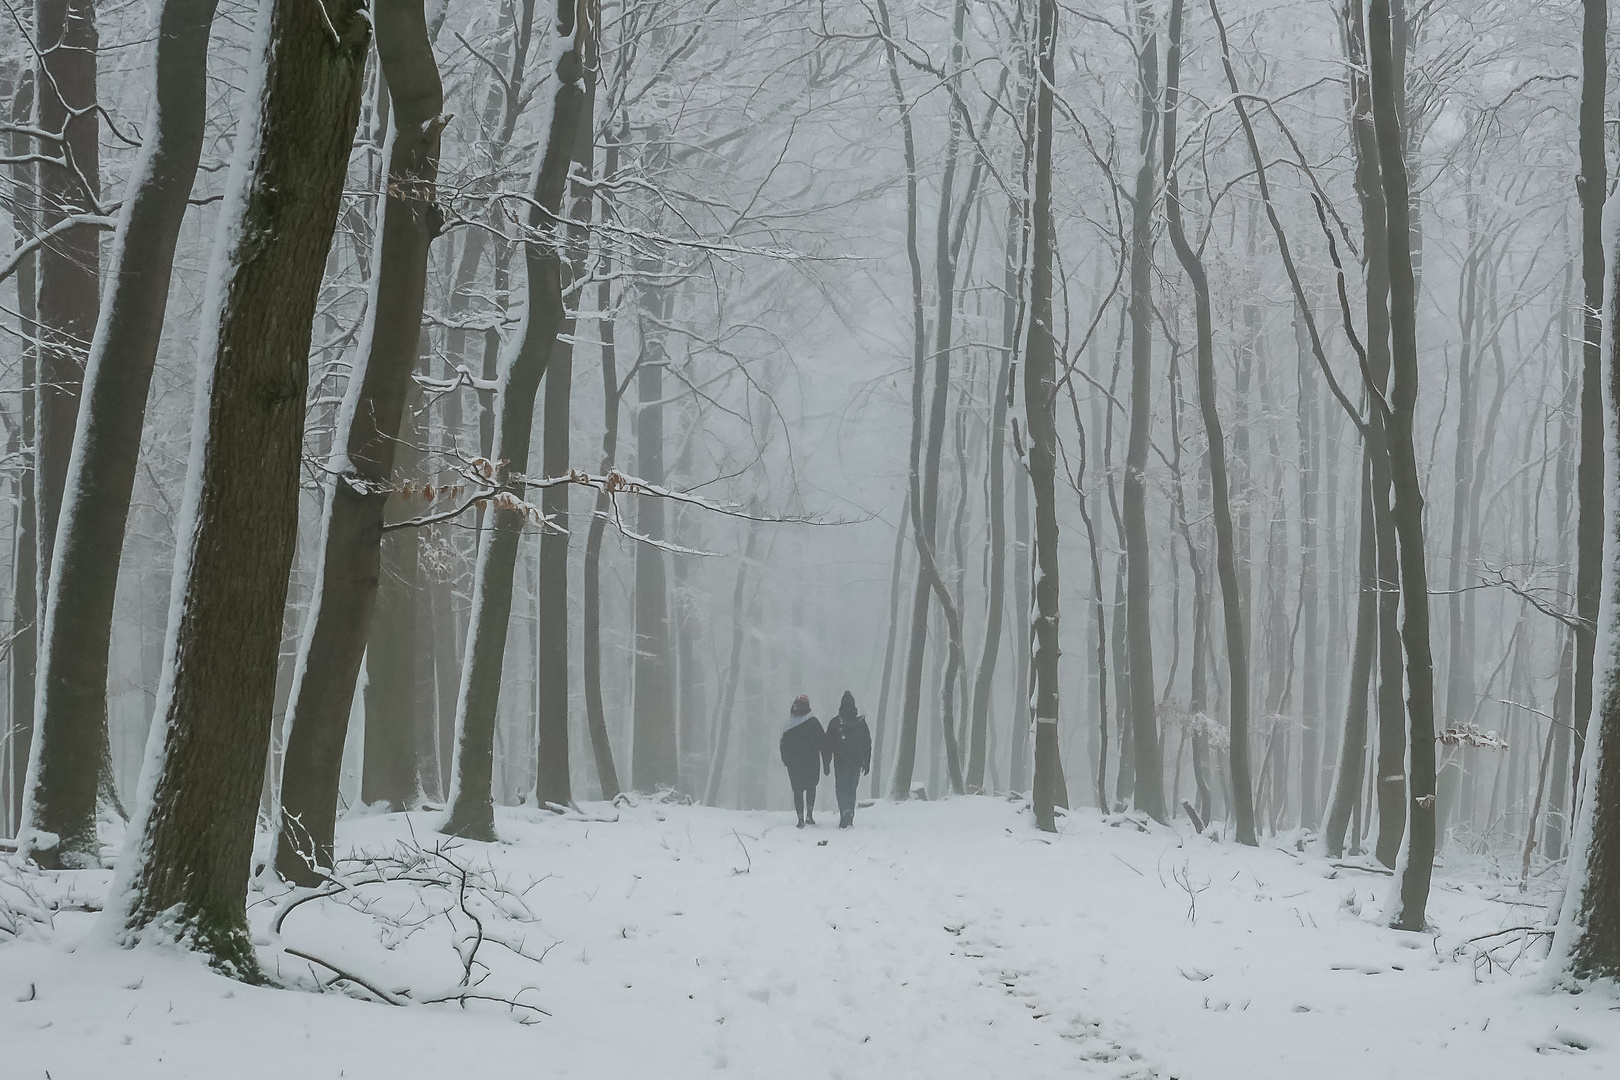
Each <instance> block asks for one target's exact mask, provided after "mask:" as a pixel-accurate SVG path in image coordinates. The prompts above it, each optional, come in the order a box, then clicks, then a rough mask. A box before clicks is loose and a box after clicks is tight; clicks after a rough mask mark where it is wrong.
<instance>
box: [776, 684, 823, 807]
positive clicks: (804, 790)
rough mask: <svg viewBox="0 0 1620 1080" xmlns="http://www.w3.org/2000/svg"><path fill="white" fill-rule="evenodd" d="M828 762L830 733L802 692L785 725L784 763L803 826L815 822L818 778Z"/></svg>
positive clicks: (796, 699)
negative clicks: (812, 711)
mask: <svg viewBox="0 0 1620 1080" xmlns="http://www.w3.org/2000/svg"><path fill="white" fill-rule="evenodd" d="M827 763H828V747H827V733H826V731H824V730H823V729H822V727H821V721H820V720H817V719H816V718H815V717H814V716H812V715H811V714H810V697H809V695H808V694H800V695H799V696H798V697H796V698H794V699H793V707H792V708H791V709H789V710H788V718H787V726H786V727H784V728H783V729H782V764H783V765H786V766H787V771H788V781H789V782H790V783H791V784H792V785H793V809H795V810H797V811H798V813H799V828H801V829H802V828H804V827H805V826H806V825H814V824H815V823H816V781H817V780H818V779H819V778H820V774H821V772H822V771H824V769H825V766H826V764H827Z"/></svg>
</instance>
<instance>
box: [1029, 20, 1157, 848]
mask: <svg viewBox="0 0 1620 1080" xmlns="http://www.w3.org/2000/svg"><path fill="white" fill-rule="evenodd" d="M1037 10H1038V13H1039V14H1038V16H1037V18H1038V23H1037V27H1036V39H1035V41H1036V56H1037V61H1038V71H1039V75H1038V78H1037V85H1036V90H1035V99H1036V105H1035V195H1034V203H1033V210H1032V214H1031V229H1032V230H1033V234H1034V236H1033V239H1034V245H1033V247H1034V250H1033V253H1032V257H1031V260H1030V289H1029V310H1030V321H1029V345H1028V348H1027V358H1026V360H1025V362H1024V410H1025V425H1026V429H1027V431H1028V438H1029V445H1028V446H1027V448H1026V449H1025V452H1024V458H1025V467H1026V468H1027V469H1028V470H1029V478H1030V487H1031V489H1032V490H1033V491H1034V493H1035V559H1034V566H1035V578H1034V593H1035V603H1034V606H1033V610H1032V611H1031V614H1030V622H1031V625H1030V641H1031V652H1032V654H1033V657H1032V661H1031V665H1030V666H1031V668H1032V670H1033V675H1034V686H1033V688H1032V693H1031V694H1030V705H1031V712H1032V713H1033V714H1034V721H1035V787H1034V791H1033V794H1032V796H1031V803H1032V804H1033V808H1034V811H1035V827H1036V828H1038V829H1042V830H1044V831H1046V832H1056V831H1057V816H1056V810H1055V807H1056V805H1057V804H1058V802H1059V801H1060V800H1061V799H1062V795H1061V791H1062V787H1063V766H1062V762H1061V760H1060V759H1059V757H1058V731H1057V724H1058V598H1059V592H1058V523H1057V492H1056V487H1055V482H1054V477H1055V472H1056V465H1057V363H1056V360H1057V356H1056V353H1057V349H1056V342H1055V341H1054V340H1053V332H1052V82H1053V77H1054V74H1053V72H1054V67H1055V64H1054V57H1055V56H1056V54H1057V2H1056V0H1038V8H1037ZM1150 696H1151V695H1150ZM1065 802H1066V800H1065Z"/></svg>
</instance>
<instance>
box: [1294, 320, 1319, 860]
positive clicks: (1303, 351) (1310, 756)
mask: <svg viewBox="0 0 1620 1080" xmlns="http://www.w3.org/2000/svg"><path fill="white" fill-rule="evenodd" d="M1303 323H1304V319H1303V318H1300V319H1297V320H1296V325H1295V327H1294V333H1295V338H1296V339H1297V340H1298V343H1299V346H1300V347H1299V456H1300V468H1299V563H1300V565H1299V591H1300V596H1299V608H1300V614H1299V620H1300V636H1301V642H1300V649H1301V656H1300V661H1299V671H1300V681H1299V721H1300V738H1299V823H1300V825H1301V827H1303V828H1307V829H1316V828H1317V827H1318V826H1319V824H1320V823H1321V815H1322V808H1321V805H1320V803H1319V796H1318V794H1317V790H1316V780H1317V776H1318V773H1319V764H1318V762H1319V759H1320V758H1321V756H1322V716H1321V713H1320V712H1319V711H1318V710H1319V708H1320V706H1321V693H1322V690H1321V679H1322V649H1321V627H1320V624H1319V622H1318V618H1319V608H1320V604H1321V598H1320V583H1319V582H1318V580H1317V571H1316V568H1317V551H1316V545H1317V524H1316V518H1317V502H1318V499H1317V485H1318V484H1319V483H1320V482H1321V449H1320V444H1319V442H1318V438H1317V425H1318V423H1319V422H1320V414H1319V411H1318V409H1317V402H1316V374H1315V372H1314V371H1313V369H1312V359H1313V358H1312V355H1311V351H1310V344H1309V342H1308V341H1307V340H1306V339H1305V329H1304V326H1303V325H1302V324H1303Z"/></svg>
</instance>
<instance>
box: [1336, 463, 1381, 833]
mask: <svg viewBox="0 0 1620 1080" xmlns="http://www.w3.org/2000/svg"><path fill="white" fill-rule="evenodd" d="M1373 515H1374V511H1373V487H1372V468H1371V466H1370V465H1363V466H1362V477H1361V545H1360V555H1359V557H1358V565H1359V566H1360V570H1361V577H1360V582H1361V589H1360V592H1359V594H1358V596H1357V598H1356V637H1355V644H1354V646H1352V652H1351V657H1350V686H1349V689H1348V693H1347V694H1346V698H1345V707H1344V730H1343V734H1342V738H1341V740H1340V743H1339V756H1338V766H1337V768H1335V769H1334V771H1333V786H1332V788H1331V789H1330V790H1329V792H1328V799H1327V806H1328V813H1327V822H1326V824H1325V825H1324V826H1323V840H1325V841H1326V843H1327V849H1328V854H1329V855H1330V856H1332V857H1333V858H1335V859H1337V858H1339V857H1340V856H1341V855H1343V854H1344V837H1345V830H1346V829H1347V828H1348V827H1349V825H1350V816H1351V813H1352V811H1353V810H1354V809H1355V805H1356V800H1357V798H1358V797H1359V796H1360V794H1361V775H1362V773H1363V771H1364V770H1365V769H1366V766H1367V697H1368V683H1369V680H1370V679H1371V678H1372V662H1373V649H1374V644H1375V642H1376V640H1377V636H1378V554H1377V547H1378V541H1377V537H1376V534H1375V533H1374V530H1373ZM1357 839H1358V838H1357V837H1351V840H1352V842H1354V841H1356V840H1357Z"/></svg>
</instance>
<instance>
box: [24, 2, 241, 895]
mask: <svg viewBox="0 0 1620 1080" xmlns="http://www.w3.org/2000/svg"><path fill="white" fill-rule="evenodd" d="M215 3H216V0H166V2H165V3H163V4H162V5H161V7H159V9H158V10H157V12H156V20H155V21H156V24H157V26H156V30H157V43H156V45H155V46H154V49H153V58H152V87H151V93H152V104H151V106H150V108H149V110H148V114H147V121H146V124H147V132H146V138H145V141H144V143H143V144H142V148H141V156H140V159H139V160H138V161H137V163H136V166H135V172H134V174H133V175H132V177H131V179H130V181H129V188H128V190H129V195H128V197H127V198H126V199H125V201H124V207H123V211H122V214H121V216H120V221H119V228H118V232H117V234H116V236H115V238H114V242H113V252H112V267H111V275H110V281H109V285H108V289H107V303H106V307H105V310H104V312H103V315H102V317H101V318H100V319H99V320H98V321H97V323H96V327H95V336H94V338H93V339H92V341H91V345H90V355H89V361H88V363H87V365H86V369H85V376H84V389H83V404H82V406H81V405H77V403H75V405H76V407H77V409H78V412H79V425H78V426H79V428H80V434H79V435H78V437H77V438H76V439H74V441H73V449H72V456H71V459H70V461H69V463H68V469H67V478H66V482H65V496H64V501H63V505H62V510H61V516H60V519H59V521H58V523H57V524H58V526H59V527H58V530H57V538H56V545H55V546H56V552H57V557H56V558H55V559H53V560H51V563H50V566H49V568H48V570H49V573H50V575H51V586H50V588H49V589H47V590H46V595H47V597H48V598H49V602H48V603H47V605H46V608H45V619H44V632H43V634H42V635H41V638H40V656H39V698H38V716H39V726H38V729H37V731H38V733H37V737H36V738H35V740H34V743H33V747H32V749H31V752H32V753H33V755H34V756H35V758H36V762H35V764H34V767H33V768H34V776H33V783H32V784H31V786H30V792H29V798H30V800H31V807H30V812H29V814H28V818H27V822H28V824H27V829H28V830H30V831H31V832H32V833H34V834H35V835H36V836H37V835H39V834H50V835H53V836H55V837H57V838H58V839H57V842H56V843H55V844H54V845H43V844H41V845H38V846H36V847H35V849H34V858H35V859H36V860H37V861H38V862H40V864H41V865H43V866H46V867H50V868H61V867H83V866H97V865H100V861H101V854H100V844H99V842H98V841H97V839H96V803H97V793H98V787H99V784H98V781H99V779H100V774H101V771H102V770H101V754H100V752H99V751H100V748H101V746H102V744H103V743H104V742H105V740H106V738H107V668H108V654H109V650H110V649H111V646H112V618H113V598H114V595H115V594H116V592H117V589H118V562H119V555H120V553H121V552H122V550H123V543H124V532H125V528H126V526H127V524H128V521H129V507H130V498H131V494H132V492H133V490H134V486H135V464H136V460H137V458H138V457H139V454H140V447H141V425H142V421H143V420H144V418H145V414H146V396H147V391H148V389H149V388H150V386H151V382H152V370H153V366H154V364H155V362H156V359H157V351H158V342H159V339H160V338H161V337H162V333H163V319H164V312H165V310H166V308H167V305H168V300H169V277H170V270H171V268H172V266H173V263H174V250H175V244H176V242H177V240H178V238H179V234H180V225H181V221H182V220H183V218H184V217H185V212H186V203H187V199H188V198H189V197H190V195H191V184H192V180H193V179H194V178H195V176H196V172H197V162H198V160H199V158H200V157H201V154H202V142H203V127H204V120H205V113H206V109H205V107H204V99H205V97H206V95H205V92H204V90H205V85H206V82H207V74H208V72H207V52H208V31H209V27H210V25H211V24H212V22H213V17H214V8H215ZM88 12H89V7H88V5H87V6H86V8H85V14H86V16H88ZM78 17H79V14H78V13H73V14H72V15H70V19H72V20H74V21H76V20H77V19H78ZM89 33H90V34H91V35H92V36H91V39H90V42H91V44H92V45H93V43H94V39H93V34H94V31H93V29H91V30H89ZM75 37H77V35H75ZM65 44H66V40H65V39H64V45H65ZM66 51H67V50H64V54H65V52H66ZM73 63H74V64H75V65H76V64H77V63H78V60H77V59H75V60H74V61H73ZM94 63H95V59H94V53H93V51H92V52H91V54H90V64H91V76H90V77H91V79H92V83H91V90H90V92H91V94H92V96H93V93H94V90H93V72H94ZM48 64H49V65H50V66H51V67H53V68H54V67H55V64H54V62H52V61H48ZM78 77H80V78H82V77H83V76H82V74H81V75H79V76H78ZM59 85H60V84H59ZM47 97H54V95H47ZM78 122H79V121H74V123H75V124H76V123H78ZM70 126H71V125H70ZM94 137H95V125H94V120H93V119H92V120H91V121H90V125H89V138H91V139H92V140H93V139H94ZM74 160H75V161H76V162H77V160H78V148H77V146H76V145H75V149H74ZM92 160H93V158H92ZM45 171H47V172H49V171H56V170H55V167H51V166H47V167H46V169H45ZM80 231H82V232H84V233H85V239H86V240H87V242H88V245H89V248H88V250H89V251H91V252H93V251H94V250H95V243H96V238H95V233H94V231H93V230H90V229H84V230H80ZM81 254H82V252H81ZM80 269H82V267H80V266H78V265H77V264H76V265H75V267H74V270H75V272H77V271H78V270H80ZM92 269H93V267H92ZM51 284H52V286H53V287H55V285H56V284H57V283H56V282H55V281H53V282H51ZM92 310H93V309H92ZM57 419H58V420H59V419H60V418H59V417H58V418H57ZM54 434H56V433H53V435H54Z"/></svg>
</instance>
